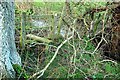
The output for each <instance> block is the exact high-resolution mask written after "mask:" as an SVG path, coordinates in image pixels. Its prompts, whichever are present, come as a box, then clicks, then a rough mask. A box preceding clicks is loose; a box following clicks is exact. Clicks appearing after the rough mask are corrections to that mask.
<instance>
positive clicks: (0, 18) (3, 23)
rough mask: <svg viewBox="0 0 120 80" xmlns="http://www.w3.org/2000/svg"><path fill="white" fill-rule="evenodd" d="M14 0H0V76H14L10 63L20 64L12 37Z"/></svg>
mask: <svg viewBox="0 0 120 80" xmlns="http://www.w3.org/2000/svg"><path fill="white" fill-rule="evenodd" d="M14 16H15V15H14V0H2V1H0V77H3V76H4V77H7V78H15V71H14V69H13V66H12V64H19V65H21V58H20V56H19V54H18V53H17V50H16V45H15V38H14V28H15V27H14V25H15V23H14V18H15V17H14Z"/></svg>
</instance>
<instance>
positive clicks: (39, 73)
mask: <svg viewBox="0 0 120 80" xmlns="http://www.w3.org/2000/svg"><path fill="white" fill-rule="evenodd" d="M72 37H73V36H71V37H69V38H67V39H66V40H65V41H63V42H62V43H61V44H60V45H59V46H58V47H57V50H56V51H55V54H54V55H53V57H52V59H51V60H50V62H49V63H48V64H47V65H46V66H45V67H44V68H43V69H42V70H41V71H38V72H36V73H35V74H33V75H32V76H31V77H30V79H31V78H34V77H35V76H36V75H39V76H38V77H37V78H40V77H41V76H42V75H43V74H44V72H45V71H46V70H47V68H48V67H49V66H50V64H51V63H52V62H53V60H54V59H55V58H56V56H57V54H58V51H59V49H60V48H61V47H62V46H63V45H64V44H65V43H66V42H67V41H69V40H70V39H71V38H72Z"/></svg>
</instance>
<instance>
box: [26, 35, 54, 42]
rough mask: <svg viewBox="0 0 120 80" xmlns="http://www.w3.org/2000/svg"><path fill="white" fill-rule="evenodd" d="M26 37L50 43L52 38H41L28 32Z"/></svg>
mask: <svg viewBox="0 0 120 80" xmlns="http://www.w3.org/2000/svg"><path fill="white" fill-rule="evenodd" d="M26 36H27V37H28V38H31V39H33V40H36V41H40V42H45V43H50V42H52V40H49V39H47V38H42V37H39V36H35V35H33V34H28V35H26Z"/></svg>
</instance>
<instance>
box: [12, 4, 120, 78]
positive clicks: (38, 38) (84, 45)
mask: <svg viewBox="0 0 120 80" xmlns="http://www.w3.org/2000/svg"><path fill="white" fill-rule="evenodd" d="M21 6H24V7H21ZM106 6H108V7H109V6H111V4H108V3H106V2H99V3H92V2H91V3H90V2H81V3H80V2H78V3H74V2H70V3H67V2H66V3H65V2H54V3H50V2H34V3H29V2H27V3H23V4H21V3H16V10H15V11H16V12H15V15H16V23H15V24H16V44H17V50H18V52H19V53H20V55H21V58H22V63H23V66H22V67H19V66H17V65H14V68H15V70H16V72H17V73H18V75H16V76H17V77H18V78H20V77H21V78H22V77H23V78H26V79H28V78H39V77H42V78H84V79H85V78H86V79H87V78H89V79H90V78H93V79H100V80H101V79H103V78H105V79H107V78H111V79H120V64H119V61H116V60H115V59H112V58H110V57H109V56H107V58H106V56H105V55H104V54H103V52H102V50H101V46H102V45H103V44H105V42H109V39H108V38H106V35H104V34H102V36H101V37H100V38H99V40H98V38H97V41H95V38H96V36H97V35H98V36H99V33H102V31H104V33H105V30H106V29H107V28H108V27H111V26H112V24H111V19H112V13H111V9H106V10H104V11H98V12H97V11H96V12H94V13H92V12H90V10H92V9H97V8H104V7H106ZM87 12H88V13H87ZM89 12H90V13H89ZM85 14H86V15H85ZM84 15H85V16H84ZM107 32H108V31H107ZM108 33H109V32H108ZM31 36H33V37H31ZM119 36H120V35H119ZM108 37H109V36H108ZM107 39H108V40H107ZM89 79H88V80H89Z"/></svg>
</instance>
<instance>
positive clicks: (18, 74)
mask: <svg viewBox="0 0 120 80" xmlns="http://www.w3.org/2000/svg"><path fill="white" fill-rule="evenodd" d="M13 68H14V70H15V72H16V77H17V78H18V77H20V78H25V79H28V78H29V76H28V75H27V74H26V72H25V70H24V69H23V68H22V67H21V66H20V65H18V64H13Z"/></svg>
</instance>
